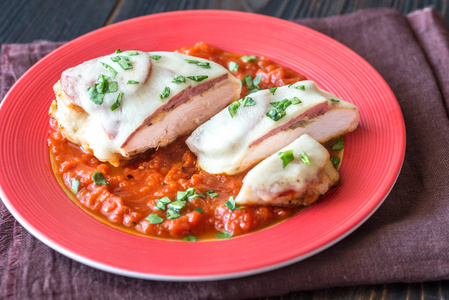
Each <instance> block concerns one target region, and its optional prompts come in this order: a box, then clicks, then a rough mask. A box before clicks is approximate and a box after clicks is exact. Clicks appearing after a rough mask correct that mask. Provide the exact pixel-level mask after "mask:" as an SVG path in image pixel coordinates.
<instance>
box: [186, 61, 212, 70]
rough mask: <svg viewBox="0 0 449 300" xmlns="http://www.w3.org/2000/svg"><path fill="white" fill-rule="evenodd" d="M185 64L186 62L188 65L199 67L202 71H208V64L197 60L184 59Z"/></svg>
mask: <svg viewBox="0 0 449 300" xmlns="http://www.w3.org/2000/svg"><path fill="white" fill-rule="evenodd" d="M185 61H186V62H188V63H189V64H196V65H197V66H198V67H201V68H203V69H210V63H208V62H203V61H198V60H193V59H185Z"/></svg>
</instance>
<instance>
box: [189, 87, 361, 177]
mask: <svg viewBox="0 0 449 300" xmlns="http://www.w3.org/2000/svg"><path fill="white" fill-rule="evenodd" d="M248 98H249V99H250V100H249V99H248ZM358 122H359V113H358V109H357V107H356V106H354V105H353V104H350V103H348V102H346V101H343V100H342V99H340V98H338V97H337V96H335V95H332V94H330V93H328V92H325V91H323V90H321V89H319V88H318V87H317V86H316V84H315V83H314V82H313V81H300V82H297V83H295V84H293V85H288V86H284V87H280V88H277V89H271V90H262V91H259V92H256V93H253V94H250V95H249V96H248V97H245V98H243V99H240V100H239V102H234V103H232V104H231V105H230V106H229V107H228V108H226V109H223V110H222V111H221V112H219V113H218V114H217V115H215V116H214V117H213V118H211V119H210V120H209V121H208V122H206V123H204V124H203V125H201V126H199V127H198V128H197V129H196V130H195V131H193V133H192V134H191V136H190V137H189V138H188V139H187V141H186V142H187V145H188V146H189V148H190V150H191V151H192V152H194V153H195V154H196V155H197V157H198V163H199V165H200V166H201V168H202V169H203V170H205V171H206V172H209V173H212V174H221V173H226V174H237V173H240V172H243V171H245V170H247V169H248V168H250V167H252V166H253V165H255V164H257V163H258V162H260V161H261V160H263V159H264V158H266V157H268V156H270V155H271V154H273V153H275V152H276V151H278V150H279V149H281V148H283V147H285V146H286V145H288V144H290V143H292V142H293V141H294V140H296V139H297V138H298V137H300V136H302V135H303V134H309V135H311V136H312V137H313V138H314V139H316V140H317V141H319V142H320V143H325V142H326V141H328V140H331V139H333V138H336V137H339V136H342V135H344V134H346V133H348V132H350V131H353V130H354V129H355V128H356V127H357V125H358Z"/></svg>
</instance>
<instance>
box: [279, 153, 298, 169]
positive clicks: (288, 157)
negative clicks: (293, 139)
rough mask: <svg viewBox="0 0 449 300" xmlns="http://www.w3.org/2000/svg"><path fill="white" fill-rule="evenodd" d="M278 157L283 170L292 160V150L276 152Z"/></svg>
mask: <svg viewBox="0 0 449 300" xmlns="http://www.w3.org/2000/svg"><path fill="white" fill-rule="evenodd" d="M278 156H279V158H280V159H281V160H282V169H285V167H286V166H287V165H288V164H289V163H290V162H291V161H292V160H293V159H294V157H293V150H287V151H283V152H282V151H281V152H278Z"/></svg>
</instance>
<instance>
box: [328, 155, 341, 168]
mask: <svg viewBox="0 0 449 300" xmlns="http://www.w3.org/2000/svg"><path fill="white" fill-rule="evenodd" d="M330 160H331V162H332V164H333V165H334V167H335V168H336V167H337V166H338V164H339V163H340V158H339V157H335V156H332V157H331V158H330Z"/></svg>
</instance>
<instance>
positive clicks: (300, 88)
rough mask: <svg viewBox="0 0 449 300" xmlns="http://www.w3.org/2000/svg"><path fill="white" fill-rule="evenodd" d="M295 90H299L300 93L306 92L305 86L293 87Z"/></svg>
mask: <svg viewBox="0 0 449 300" xmlns="http://www.w3.org/2000/svg"><path fill="white" fill-rule="evenodd" d="M295 89H297V90H301V91H305V90H306V86H305V85H298V86H295Z"/></svg>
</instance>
